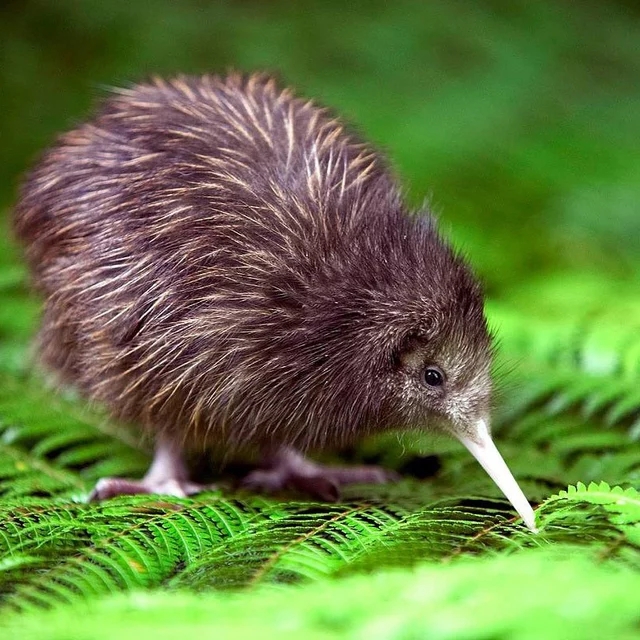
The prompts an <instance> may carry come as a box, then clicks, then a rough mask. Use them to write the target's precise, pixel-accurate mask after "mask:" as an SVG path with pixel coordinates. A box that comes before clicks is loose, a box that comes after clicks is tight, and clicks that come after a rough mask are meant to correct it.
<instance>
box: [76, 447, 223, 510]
mask: <svg viewBox="0 0 640 640" xmlns="http://www.w3.org/2000/svg"><path fill="white" fill-rule="evenodd" d="M188 477H189V475H188V472H187V467H186V465H185V463H184V459H183V456H182V451H181V450H180V448H179V447H177V446H176V445H175V443H173V442H171V441H168V440H166V439H162V438H160V439H158V441H157V443H156V449H155V453H154V456H153V462H152V463H151V466H150V467H149V471H147V474H146V475H145V476H144V478H142V480H131V479H129V478H101V479H100V480H98V482H97V483H96V486H95V487H94V489H93V491H92V492H91V493H90V494H89V500H90V501H95V500H107V499H109V498H113V497H115V496H129V495H134V494H138V493H157V494H160V495H164V496H175V497H176V498H186V497H187V496H192V495H193V494H195V493H200V492H201V491H205V490H207V489H214V488H215V487H213V486H212V485H202V484H196V483H195V482H190V481H189V480H188Z"/></svg>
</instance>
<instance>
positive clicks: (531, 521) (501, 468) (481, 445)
mask: <svg viewBox="0 0 640 640" xmlns="http://www.w3.org/2000/svg"><path fill="white" fill-rule="evenodd" d="M455 435H456V437H457V438H458V439H459V440H460V442H462V444H463V445H464V446H465V447H466V448H467V449H468V450H469V451H470V452H471V455H472V456H473V457H474V458H475V459H476V460H477V461H478V462H479V463H480V464H481V465H482V467H483V468H484V470H485V471H486V472H487V473H488V474H489V476H490V477H491V479H492V480H493V481H494V482H495V483H496V485H497V486H498V488H499V489H500V490H501V491H502V493H504V495H505V496H506V497H507V499H508V500H509V502H510V503H511V504H512V505H513V508H514V509H515V510H516V511H517V512H518V514H519V515H520V517H521V518H522V519H523V521H524V523H525V524H526V525H527V527H529V529H530V530H531V531H533V533H538V529H537V527H536V524H535V514H534V513H533V509H532V508H531V505H530V504H529V502H528V500H527V499H526V497H525V495H524V493H522V489H520V487H519V486H518V483H517V482H516V480H515V478H514V477H513V475H512V473H511V471H509V467H507V465H506V463H505V461H504V460H503V458H502V456H501V455H500V452H499V451H498V449H497V448H496V445H495V444H494V443H493V440H492V439H491V436H490V435H489V429H488V427H487V423H486V421H485V420H478V422H477V423H476V428H475V433H474V434H473V436H469V435H466V434H458V433H456V434H455Z"/></svg>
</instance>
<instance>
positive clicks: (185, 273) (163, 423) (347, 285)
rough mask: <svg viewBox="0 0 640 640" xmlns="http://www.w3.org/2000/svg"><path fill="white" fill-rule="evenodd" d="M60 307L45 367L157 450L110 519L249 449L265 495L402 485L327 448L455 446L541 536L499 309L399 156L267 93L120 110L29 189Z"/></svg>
mask: <svg viewBox="0 0 640 640" xmlns="http://www.w3.org/2000/svg"><path fill="white" fill-rule="evenodd" d="M15 229H16V233H17V236H18V238H19V239H20V240H21V242H22V243H23V245H24V248H25V254H26V259H27V261H28V264H29V266H30V270H31V274H32V280H33V283H34V285H35V287H36V289H37V290H38V291H39V292H40V294H41V296H42V297H43V300H44V307H43V314H42V323H41V329H40V332H39V338H38V346H39V354H40V356H41V361H42V362H43V364H44V365H45V366H46V367H47V368H48V369H49V370H51V371H53V372H54V373H55V374H56V376H57V377H58V379H59V380H60V381H61V382H62V383H64V384H71V385H74V386H75V387H77V388H78V389H79V390H80V392H81V393H83V394H84V395H85V396H86V397H87V398H89V399H91V400H93V401H96V402H98V403H100V404H102V405H103V406H105V407H106V408H107V409H108V410H109V411H110V413H111V414H112V415H113V416H114V418H116V419H118V420H123V421H126V422H129V423H132V424H134V425H137V426H138V428H139V429H140V431H141V433H144V434H147V435H148V436H150V437H151V438H152V439H153V442H154V443H155V457H154V460H153V463H152V465H151V467H150V469H149V471H148V473H147V474H146V475H145V477H144V478H142V479H141V480H135V479H125V478H103V479H101V480H100V481H99V482H98V484H97V485H96V487H95V489H94V491H93V498H95V499H104V498H108V497H110V496H113V495H117V494H121V493H155V492H157V493H165V494H172V495H189V494H192V493H195V492H197V491H199V490H200V489H201V487H200V486H199V485H197V484H196V483H194V482H192V481H191V479H190V477H189V473H188V469H187V465H186V463H185V455H186V454H187V453H189V452H190V451H193V450H206V449H210V448H216V449H222V450H223V451H225V452H234V451H237V450H241V449H251V450H255V451H257V452H260V454H261V455H262V456H263V465H262V467H261V468H258V469H256V470H254V471H253V472H252V473H250V474H249V475H248V476H247V478H246V484H247V485H248V486H251V487H255V488H259V489H267V490H276V489H280V488H284V487H288V488H295V489H299V490H303V491H306V492H308V493H311V494H313V495H316V496H319V497H324V498H335V497H336V496H337V492H338V490H339V487H340V486H341V485H344V484H347V483H352V482H382V481H385V480H386V479H388V477H389V474H387V473H386V472H385V471H384V470H382V469H380V468H376V467H355V468H348V467H329V466H322V465H320V464H316V463H314V462H311V461H310V460H309V459H307V458H306V457H304V454H305V453H306V452H307V451H308V450H311V449H327V448H334V447H340V446H344V445H347V444H349V443H352V442H354V441H355V440H357V439H360V438H362V437H363V436H366V435H368V434H373V433H377V432H381V431H384V430H389V429H415V428H428V429H434V430H440V431H444V432H447V433H449V434H452V435H453V436H455V437H457V438H458V439H459V440H460V441H461V442H462V443H463V444H464V445H465V446H466V447H467V448H468V449H469V451H470V452H471V453H472V454H473V455H474V456H475V457H476V458H477V459H478V461H479V462H480V463H481V464H482V465H483V466H484V468H485V469H486V470H487V472H488V473H489V474H490V475H491V477H492V478H493V479H494V481H495V482H496V483H497V484H498V486H499V487H500V488H501V489H502V491H503V492H504V493H505V495H506V496H507V498H508V499H509V500H510V501H511V503H512V504H513V506H514V507H515V509H516V510H517V511H518V513H519V514H520V515H521V516H522V518H523V520H524V522H525V523H526V524H527V525H528V526H529V527H530V528H532V529H533V528H534V515H533V511H532V510H531V507H530V506H529V503H528V502H527V500H526V499H525V497H524V495H523V493H522V491H521V490H520V489H519V487H518V485H517V483H516V481H515V480H514V478H513V476H512V475H511V473H510V472H509V470H508V468H507V466H506V464H505V463H504V461H503V459H502V457H501V456H500V454H499V453H498V451H497V449H496V447H495V446H494V444H493V442H492V439H491V436H490V429H489V406H490V398H491V389H492V383H491V378H490V365H491V355H492V349H491V338H490V335H489V332H488V331H487V325H486V321H485V316H484V311H483V293H482V290H481V287H480V285H479V284H478V281H477V280H476V278H475V277H474V275H473V273H472V271H471V270H470V268H469V266H468V265H467V264H466V262H465V261H464V260H463V258H462V257H461V256H460V255H458V254H457V253H456V252H455V251H454V250H453V249H452V248H451V247H450V246H449V245H448V244H447V243H446V242H445V241H444V240H443V238H442V237H441V236H440V235H439V233H438V231H437V229H436V225H435V223H434V220H433V218H432V217H431V215H430V213H429V211H428V210H419V211H410V210H409V209H408V208H407V206H406V205H405V204H404V202H403V198H402V192H401V189H400V187H399V185H398V183H397V181H396V179H395V178H394V176H393V174H392V172H391V171H390V169H389V168H388V167H387V164H386V162H385V160H384V159H383V157H382V156H381V155H380V154H379V153H378V152H377V151H375V150H374V149H373V148H372V147H370V146H369V145H368V144H366V143H364V142H363V141H362V140H361V139H360V138H359V137H358V136H357V135H356V134H355V133H353V132H351V131H350V130H349V129H347V128H346V127H345V125H343V124H342V123H341V121H340V120H339V119H337V118H336V117H334V116H333V115H332V114H331V113H330V112H328V111H327V110H326V109H323V108H321V107H319V106H317V105H316V104H314V103H313V102H311V101H308V100H305V99H302V98H299V97H297V96H296V95H295V94H294V93H293V92H292V91H291V90H290V89H286V88H284V89H283V88H281V87H280V86H279V85H278V83H276V82H275V81H274V80H273V79H271V78H270V77H268V76H264V75H241V74H230V75H228V76H225V77H217V76H202V77H177V78H174V79H169V80H162V79H155V80H153V81H150V82H148V83H143V84H138V85H135V86H132V87H130V88H126V89H121V90H116V91H114V93H113V94H112V95H110V96H109V97H108V98H107V99H106V100H105V101H104V102H103V104H102V105H101V107H100V108H99V110H98V112H97V113H96V115H95V116H94V117H93V118H92V119H91V120H89V121H88V122H86V123H85V124H82V125H81V126H78V127H77V128H76V129H74V130H72V131H70V132H68V133H66V134H64V135H62V136H61V137H60V138H59V139H58V140H57V142H56V143H55V144H54V145H53V146H52V148H51V149H49V150H48V151H46V152H45V153H44V155H43V156H42V157H41V159H40V160H39V161H38V162H37V164H36V166H35V167H34V168H33V169H32V170H31V172H30V173H29V174H28V175H27V177H26V179H25V181H24V183H23V186H22V189H21V192H20V195H19V201H18V204H17V206H16V210H15Z"/></svg>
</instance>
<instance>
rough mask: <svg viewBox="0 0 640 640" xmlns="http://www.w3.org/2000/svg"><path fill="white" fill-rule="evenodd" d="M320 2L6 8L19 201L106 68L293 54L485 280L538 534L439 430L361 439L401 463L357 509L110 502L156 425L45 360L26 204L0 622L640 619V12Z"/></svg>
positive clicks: (539, 634)
mask: <svg viewBox="0 0 640 640" xmlns="http://www.w3.org/2000/svg"><path fill="white" fill-rule="evenodd" d="M296 4H297V3H290V2H284V0H283V1H282V2H278V1H274V2H270V3H264V2H254V1H253V0H250V1H249V2H244V3H201V2H196V1H195V0H194V1H185V2H183V3H174V2H171V1H170V0H158V2H157V3H155V6H156V9H155V10H153V11H151V10H149V8H148V7H147V6H146V3H105V2H101V1H99V0H87V1H86V2H84V3H77V2H74V0H59V1H57V2H55V3H50V2H43V1H41V0H29V1H28V2H24V3H7V4H6V6H4V5H3V7H2V9H0V11H1V12H2V13H1V14H0V18H1V19H0V37H1V39H2V42H3V46H4V50H3V54H4V59H5V62H7V64H3V65H2V66H1V67H0V89H1V90H0V128H1V131H0V137H1V138H2V140H3V150H4V151H5V152H6V154H7V159H6V162H3V163H1V164H2V166H1V167H0V177H2V179H1V180H0V182H1V183H2V185H1V186H0V202H1V203H3V204H4V203H7V202H9V200H10V198H11V197H12V193H13V183H14V182H15V178H16V176H17V174H18V172H19V171H21V170H22V169H24V168H25V166H26V164H27V161H28V158H29V156H30V155H31V154H33V153H34V152H35V151H36V150H37V149H38V148H41V147H42V146H43V145H44V144H45V143H46V141H47V140H48V139H50V137H51V136H52V135H53V134H54V133H55V132H57V131H59V130H61V129H63V128H65V127H67V126H69V124H72V123H73V122H74V121H75V119H76V117H80V116H81V115H83V114H84V113H85V110H86V109H87V107H88V105H89V103H90V101H91V100H92V99H93V98H94V97H95V94H96V92H97V90H96V86H98V85H101V84H105V85H110V84H121V83H122V82H126V81H129V80H130V79H134V78H136V77H139V76H141V75H146V74H147V73H150V72H161V73H162V72H164V73H166V72H172V71H176V70H180V71H200V70H214V71H215V70H218V69H222V68H225V67H227V66H229V65H232V66H236V67H244V68H247V69H253V68H256V67H260V68H265V67H266V68H274V69H279V70H280V71H281V72H282V73H283V75H284V77H285V79H286V80H287V81H290V82H292V83H293V84H296V85H298V86H300V87H302V88H303V89H304V90H305V91H307V93H309V94H310V95H314V96H319V97H321V98H323V99H324V100H325V101H326V102H328V103H330V104H332V105H334V106H336V107H338V108H339V109H340V110H341V111H344V112H346V113H347V114H348V115H349V116H350V117H351V118H352V119H353V120H354V121H356V122H357V123H359V124H360V125H361V126H362V127H363V128H364V129H365V132H366V133H367V134H369V135H370V136H372V137H373V138H374V139H376V140H378V141H379V142H380V143H381V144H383V145H385V146H387V147H389V150H390V155H391V156H392V158H393V159H394V160H395V161H397V163H398V169H399V172H400V173H401V175H402V176H403V177H404V178H405V179H406V181H407V184H408V185H410V188H411V189H410V190H411V193H412V194H413V195H414V196H415V197H416V201H419V200H420V199H421V198H422V197H423V196H424V194H426V193H432V194H434V205H435V206H436V208H437V209H442V211H443V213H442V226H443V228H444V229H445V231H447V230H449V227H451V230H452V233H453V234H454V237H455V239H456V240H457V241H458V243H459V244H460V245H461V246H462V247H463V248H464V249H465V251H467V252H468V254H469V255H470V258H471V260H472V262H473V263H474V264H475V265H477V267H478V269H479V271H480V272H481V274H482V276H483V278H484V279H485V281H486V283H487V289H488V294H489V301H488V304H487V311H488V316H489V320H490V324H491V326H492V328H493V330H494V332H495V334H496V336H497V338H498V342H499V349H498V358H497V362H496V379H497V383H498V391H499V393H498V394H497V395H498V397H497V399H496V409H495V412H494V417H493V429H494V433H495V435H496V440H497V443H498V446H499V448H500V450H501V451H502V453H503V455H504V457H505V459H506V460H507V461H508V463H509V466H510V467H511V468H512V470H513V472H514V475H515V476H516V478H518V480H519V481H520V483H521V485H522V487H523V489H524V491H525V493H526V495H527V496H528V497H529V498H530V499H531V501H532V502H533V503H534V504H535V505H536V518H537V523H538V526H539V528H540V533H539V534H537V535H533V534H531V533H529V532H528V531H527V530H526V529H525V528H524V527H523V526H522V524H521V522H520V521H519V519H518V518H517V517H516V516H515V514H514V513H513V511H512V509H511V508H510V506H509V505H508V504H507V503H506V501H505V500H504V499H503V497H502V496H501V494H500V492H499V491H498V490H497V489H496V488H495V487H494V485H493V484H492V482H491V480H490V479H489V478H488V477H487V476H486V474H485V473H484V472H483V471H482V469H480V467H479V466H478V465H477V463H476V462H475V461H474V460H473V459H472V458H471V457H470V456H469V454H468V453H467V452H466V451H465V450H463V448H462V447H461V446H460V445H458V444H457V443H455V442H452V441H449V440H447V439H445V438H444V437H440V438H434V437H433V436H430V435H428V434H424V433H411V434H388V435H386V436H384V437H380V438H377V439H374V440H370V441H367V442H363V443H361V445H360V446H359V447H358V449H357V450H356V451H350V452H343V454H342V455H343V457H346V458H347V459H348V460H349V461H365V462H376V463H380V464H384V465H386V466H388V467H390V468H395V469H398V470H400V471H401V472H402V473H403V480H402V481H401V482H399V483H397V484H394V485H389V486H384V487H379V486H371V487H364V486H363V487H353V488H350V489H349V490H348V491H346V492H345V495H344V496H343V500H342V501H341V502H339V503H336V504H323V503H316V502H310V501H302V500H299V499H296V498H295V497H294V496H289V497H287V496H280V497H277V498H276V497H265V496H255V495H252V494H249V493H243V492H240V491H237V490H236V489H235V488H234V479H233V478H231V477H227V476H223V477H222V478H221V480H220V482H219V485H218V489H217V490H215V491H210V492H207V493H204V494H201V495H198V496H196V497H194V498H193V499H188V500H187V499H185V500H181V499H176V498H168V497H162V496H133V497H122V498H117V499H114V500H112V501H108V502H104V503H101V504H87V502H86V497H87V495H88V493H89V491H90V489H91V487H92V486H93V484H94V483H95V481H96V480H97V479H98V478H100V477H102V476H105V475H123V476H140V475H141V474H142V473H144V470H145V467H146V466H147V464H148V461H149V452H148V450H147V444H146V443H145V442H142V441H140V440H139V439H138V438H137V437H136V436H135V435H132V434H133V433H135V432H133V431H131V430H128V429H127V428H126V426H124V425H115V424H113V423H112V422H111V421H110V420H109V419H108V418H107V417H106V416H105V415H104V413H103V412H101V410H100V408H95V407H88V406H87V405H86V403H84V402H83V401H82V400H81V399H79V398H78V397H76V396H75V395H74V392H73V391H72V390H65V391H64V392H56V391H53V390H51V389H50V388H48V384H47V381H46V380H43V379H42V378H41V377H40V374H37V373H34V371H33V367H32V365H31V356H30V346H29V345H30V344H31V342H32V337H33V335H34V332H35V330H36V326H37V314H38V301H37V300H36V299H34V298H33V297H32V296H30V295H29V294H28V293H27V289H26V287H25V280H26V273H25V269H24V267H23V266H22V262H21V260H20V258H19V256H18V255H17V251H16V248H15V246H14V245H13V243H12V242H11V240H10V234H9V232H8V231H7V230H6V229H7V227H6V220H3V221H2V225H3V226H2V230H3V233H0V637H7V638H17V639H21V638H25V639H30V638H38V639H40V638H52V639H54V638H56V639H60V640H62V639H63V638H65V639H66V638H69V637H73V638H80V639H82V640H85V639H86V640H89V639H95V640H98V639H100V638H119V639H121V640H127V639H128V638H145V637H153V638H156V639H162V638H171V640H174V638H175V637H176V636H178V637H180V635H182V636H183V637H200V636H205V637H207V636H210V635H215V636H216V637H224V638H227V637H228V638H235V637H237V638H247V637H254V636H256V637H261V638H262V637H264V638H272V637H273V638H287V637H294V636H295V637H296V638H332V637H354V638H372V639H374V640H375V639H377V638H404V639H406V638H423V637H429V638H434V639H440V638H442V639H447V638H456V639H465V638H499V637H500V638H502V637H509V638H518V639H519V638H522V639H530V638H546V639H551V640H553V639H555V638H558V639H562V640H565V639H569V640H570V639H572V638H576V640H578V639H580V640H582V639H584V638H586V639H588V638H616V639H618V638H620V639H625V638H633V637H637V634H638V628H639V625H640V613H639V612H640V595H639V594H640V589H639V587H640V494H639V493H638V491H640V286H639V285H640V268H639V266H640V265H639V264H638V250H639V249H640V244H639V240H640V227H639V226H638V225H639V221H640V216H638V205H637V203H638V195H639V185H640V161H639V156H638V153H637V140H638V139H639V138H640V120H639V118H638V114H640V109H638V104H639V103H640V91H639V90H638V87H640V84H638V83H637V82H636V80H637V77H638V72H639V70H640V56H639V55H638V51H637V42H638V36H639V31H640V30H639V29H638V14H637V10H636V12H635V14H634V13H633V11H634V9H633V7H631V6H630V5H629V3H623V2H620V3H606V4H604V3H599V2H597V1H596V2H591V3H584V4H580V5H578V4H575V5H573V4H568V3H564V4H558V3H551V2H549V3H526V2H524V0H522V1H516V2H513V3H501V2H488V1H487V2H481V3H478V2H456V3H453V2H448V1H447V2H445V1H444V0H443V1H441V2H440V1H439V2H433V3H418V2H412V0H400V1H398V2H394V3H389V2H377V1H376V2H372V3H368V4H367V6H366V9H365V5H362V7H360V8H358V7H357V6H356V5H353V6H352V7H351V6H349V7H347V6H345V5H344V3H337V2H336V3H335V4H334V3H332V2H330V1H328V2H325V3H305V10H304V11H300V10H299V8H297V6H296ZM60 25H64V28H62V27H61V26H60ZM61 70H62V71H61ZM381 87H382V88H383V90H381ZM338 455H340V454H338ZM436 460H437V462H438V464H439V466H438V464H435V461H436ZM436 467H437V468H436ZM430 470H431V471H430ZM412 474H413V475H412Z"/></svg>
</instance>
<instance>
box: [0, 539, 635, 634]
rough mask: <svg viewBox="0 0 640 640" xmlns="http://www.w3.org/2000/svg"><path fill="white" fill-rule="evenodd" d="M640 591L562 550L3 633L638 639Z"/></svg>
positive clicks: (33, 623) (11, 624) (131, 601)
mask: <svg viewBox="0 0 640 640" xmlns="http://www.w3.org/2000/svg"><path fill="white" fill-rule="evenodd" d="M639 590H640V575H639V574H638V573H637V572H633V571H630V570H627V569H624V568H621V567H612V566H611V565H594V564H593V563H592V562H590V561H589V560H588V559H586V558H583V557H580V556H574V555H571V554H570V553H566V552H565V550H564V549H563V548H562V547H560V548H558V549H557V550H556V551H555V552H554V553H550V552H549V551H542V550H538V551H533V552H532V551H528V552H525V553H522V554H519V555H518V556H515V557H509V558H504V557H503V558H491V557H484V558H464V559H463V560H461V561H458V562H456V564H451V565H424V566H421V567H419V568H417V569H415V570H392V571H391V570H382V571H379V572H377V573H375V574H373V575H357V576H352V577H349V578H346V579H344V580H340V581H328V580H320V581H317V582H313V583H310V584H306V585H304V586H301V587H299V588H296V589H290V588H286V589H277V590H273V589H255V590H252V591H243V592H241V593H234V594H227V593H216V592H209V593H206V594H202V595H199V596H194V595H192V594H190V593H185V592H184V591H178V592H174V593H170V594H168V593H166V592H157V591H156V592H151V593H148V592H145V593H140V592H137V593H135V594H132V595H130V596H127V597H125V596H122V595H118V596H112V597H109V598H107V599H104V600H89V601H87V602H82V603H79V602H76V603H74V604H72V605H68V606H64V607H59V608H56V609H53V610H52V611H34V612H30V615H29V616H19V617H14V616H9V617H8V618H6V619H5V620H4V622H0V630H3V631H5V633H6V635H7V637H10V638H20V639H21V640H36V639H37V640H40V639H42V638H47V639H50V640H67V639H68V638H70V637H73V638H78V639H81V640H84V639H85V638H92V639H95V640H103V639H104V640H111V639H112V638H116V637H117V638H118V639H119V640H130V639H131V640H138V639H139V638H154V639H155V640H175V638H176V637H178V638H180V637H184V638H200V637H204V638H207V637H216V638H230V639H232V638H238V639H243V640H244V639H245V638H264V639H265V640H270V639H274V640H286V639H289V638H292V639H293V638H296V639H297V638H305V639H306V638H309V639H311V640H315V639H316V638H317V639H329V638H344V637H349V638H358V639H360V638H361V639H363V640H364V639H365V638H366V639H372V640H379V639H383V638H384V639H385V640H386V639H390V640H395V639H397V640H400V639H406V638H429V639H432V640H470V639H471V638H512V639H513V640H533V639H537V638H541V637H544V638H545V640H600V639H601V638H615V639H616V640H631V639H632V638H637V637H638V636H637V624H638V597H637V593H638V591H639ZM542 621H544V635H541V634H540V628H541V622H542Z"/></svg>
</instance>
